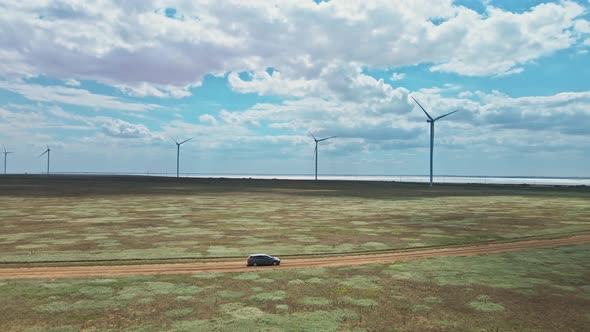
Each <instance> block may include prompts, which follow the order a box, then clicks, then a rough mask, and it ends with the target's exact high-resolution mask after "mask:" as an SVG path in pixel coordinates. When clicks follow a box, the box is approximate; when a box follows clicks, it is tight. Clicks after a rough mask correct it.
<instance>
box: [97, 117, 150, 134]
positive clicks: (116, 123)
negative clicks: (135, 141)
mask: <svg viewBox="0 0 590 332" xmlns="http://www.w3.org/2000/svg"><path fill="white" fill-rule="evenodd" d="M102 131H103V132H104V133H105V134H106V135H108V136H112V137H118V138H141V137H148V136H151V132H150V130H149V129H148V128H147V127H146V126H144V125H142V124H132V123H129V122H126V121H123V120H119V119H109V120H107V121H105V122H104V123H103V125H102Z"/></svg>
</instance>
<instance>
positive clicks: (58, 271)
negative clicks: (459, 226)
mask: <svg viewBox="0 0 590 332" xmlns="http://www.w3.org/2000/svg"><path fill="white" fill-rule="evenodd" d="M588 242H590V234H588V235H576V236H570V237H564V238H558V239H541V240H527V241H518V242H510V243H492V244H485V245H474V246H464V247H453V248H445V249H429V250H416V251H403V252H399V251H398V252H391V253H384V254H374V255H355V256H335V257H322V258H316V257H311V258H297V259H285V260H282V262H281V266H279V267H274V266H273V267H246V266H245V259H244V261H230V262H215V263H211V262H207V263H179V264H145V265H120V266H70V267H34V268H0V279H27V278H47V279H56V278H83V277H106V276H130V275H162V274H183V273H201V272H245V271H259V270H269V269H298V268H306V267H335V266H353V265H362V264H371V263H393V262H398V261H405V260H411V259H419V258H430V257H443V256H476V255H485V254H497V253H505V252H514V251H521V250H526V249H537V248H552V247H561V246H567V245H574V244H582V243H588Z"/></svg>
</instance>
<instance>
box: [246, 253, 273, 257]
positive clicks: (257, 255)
mask: <svg viewBox="0 0 590 332" xmlns="http://www.w3.org/2000/svg"><path fill="white" fill-rule="evenodd" d="M259 256H265V257H271V256H270V255H267V254H252V255H250V257H259Z"/></svg>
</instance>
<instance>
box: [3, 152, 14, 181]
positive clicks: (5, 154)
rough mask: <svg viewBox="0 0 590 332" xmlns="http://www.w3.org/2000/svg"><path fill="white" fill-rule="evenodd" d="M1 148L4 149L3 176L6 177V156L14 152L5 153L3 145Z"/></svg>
mask: <svg viewBox="0 0 590 332" xmlns="http://www.w3.org/2000/svg"><path fill="white" fill-rule="evenodd" d="M2 147H3V148H4V175H6V156H8V155H9V154H11V153H14V152H10V151H6V147H5V146H4V145H2Z"/></svg>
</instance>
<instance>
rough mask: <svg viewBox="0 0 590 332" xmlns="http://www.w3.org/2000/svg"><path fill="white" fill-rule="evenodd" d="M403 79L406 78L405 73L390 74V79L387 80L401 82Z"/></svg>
mask: <svg viewBox="0 0 590 332" xmlns="http://www.w3.org/2000/svg"><path fill="white" fill-rule="evenodd" d="M404 78H406V74H405V73H393V74H391V77H390V78H389V79H390V80H392V81H401V80H403V79H404Z"/></svg>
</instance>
